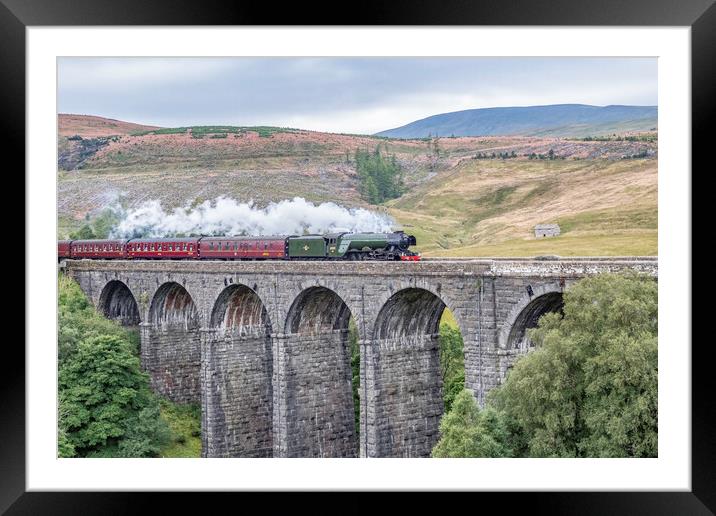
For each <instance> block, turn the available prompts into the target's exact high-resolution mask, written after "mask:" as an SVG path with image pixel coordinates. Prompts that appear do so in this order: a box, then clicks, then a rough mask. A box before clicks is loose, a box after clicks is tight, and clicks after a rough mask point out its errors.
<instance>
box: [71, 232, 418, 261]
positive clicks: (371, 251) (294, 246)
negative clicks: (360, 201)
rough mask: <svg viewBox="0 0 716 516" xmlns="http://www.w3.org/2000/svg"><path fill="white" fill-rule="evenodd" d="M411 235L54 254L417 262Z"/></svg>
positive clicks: (152, 242) (193, 241)
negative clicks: (411, 248)
mask: <svg viewBox="0 0 716 516" xmlns="http://www.w3.org/2000/svg"><path fill="white" fill-rule="evenodd" d="M414 245H416V240H415V237H414V236H413V235H406V234H405V233H404V232H402V231H397V232H394V233H350V232H342V233H329V234H325V235H303V236H297V235H293V236H266V237H260V236H233V237H227V236H204V237H193V238H132V239H123V240H121V239H120V240H111V239H110V240H60V241H59V242H58V243H57V257H58V259H59V260H64V259H68V258H71V259H76V260H80V259H94V260H111V259H115V260H128V259H129V260H131V259H141V260H402V261H418V260H420V253H417V252H414V251H411V250H410V249H409V247H410V246H414Z"/></svg>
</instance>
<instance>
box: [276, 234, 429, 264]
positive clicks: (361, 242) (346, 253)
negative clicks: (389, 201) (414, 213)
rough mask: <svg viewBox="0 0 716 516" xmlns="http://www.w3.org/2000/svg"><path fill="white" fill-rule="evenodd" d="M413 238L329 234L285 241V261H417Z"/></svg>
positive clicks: (299, 237)
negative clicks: (412, 249)
mask: <svg viewBox="0 0 716 516" xmlns="http://www.w3.org/2000/svg"><path fill="white" fill-rule="evenodd" d="M413 245H416V241H415V237H414V236H413V235H406V234H405V233H403V232H402V231H397V232H395V233H349V232H343V233H329V234H326V235H305V236H291V237H288V238H287V253H286V254H287V255H288V257H289V259H299V260H311V259H313V260H325V259H341V260H403V261H417V260H419V259H420V253H416V252H413V251H410V250H409V247H410V246H413Z"/></svg>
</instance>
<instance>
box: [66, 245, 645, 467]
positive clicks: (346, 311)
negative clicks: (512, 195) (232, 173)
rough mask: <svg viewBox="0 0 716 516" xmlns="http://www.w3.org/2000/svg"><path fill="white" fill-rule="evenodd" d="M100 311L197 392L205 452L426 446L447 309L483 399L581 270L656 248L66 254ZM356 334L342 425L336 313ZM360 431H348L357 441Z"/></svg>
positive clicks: (156, 372)
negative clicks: (207, 257) (363, 254)
mask: <svg viewBox="0 0 716 516" xmlns="http://www.w3.org/2000/svg"><path fill="white" fill-rule="evenodd" d="M61 268H62V269H63V270H64V271H65V272H66V273H67V274H68V275H70V276H72V277H73V278H74V279H76V280H77V281H78V283H79V284H80V287H81V288H82V289H83V291H84V292H85V293H86V294H87V295H88V297H89V298H90V299H91V300H92V302H93V303H94V304H95V306H96V307H97V308H98V310H100V311H101V312H102V313H104V314H105V315H107V316H108V317H110V318H113V319H116V320H119V321H120V322H121V323H123V324H129V325H133V324H137V323H138V324H139V327H140V330H141V332H140V333H141V358H142V366H143V368H144V369H145V370H146V371H147V372H148V373H149V374H150V377H151V385H152V388H153V389H154V390H155V391H156V392H158V393H160V394H161V395H163V396H166V397H167V398H169V399H172V400H174V401H176V402H179V403H189V402H191V403H201V406H202V455H203V456H206V457H271V456H273V457H354V456H356V455H360V456H362V457H423V456H428V455H429V454H430V450H431V449H432V446H433V445H434V444H435V442H436V441H437V439H438V437H439V435H438V430H439V421H440V417H441V416H442V409H443V404H442V385H441V377H440V372H439V344H438V339H437V334H438V324H439V321H440V316H441V314H442V312H443V311H444V309H445V308H446V307H448V308H450V310H451V311H452V312H453V314H454V315H455V318H456V320H457V321H458V324H459V326H460V330H461V333H462V336H463V342H464V354H465V385H466V388H468V389H470V390H471V391H472V392H473V393H474V394H475V397H476V398H477V400H478V402H483V400H484V396H485V394H486V393H487V392H488V391H489V390H490V389H492V388H494V387H495V386H497V385H499V384H500V383H501V382H502V381H503V379H504V377H505V375H506V374H507V371H508V370H509V368H510V367H511V366H512V364H513V363H514V361H515V360H516V359H517V358H518V357H519V356H521V355H522V354H524V353H526V352H528V351H529V349H530V343H529V341H528V340H527V339H526V334H527V330H528V329H529V328H530V327H533V326H534V325H535V324H536V322H537V320H538V318H539V317H540V316H541V315H542V314H543V313H546V312H548V311H559V310H560V309H561V305H562V292H564V291H565V290H567V289H569V287H570V286H571V284H573V283H574V282H575V281H578V280H579V279H580V278H583V277H586V276H590V275H594V274H602V273H610V272H619V271H623V270H633V271H636V272H640V273H644V274H648V275H651V276H653V277H657V276H658V264H657V261H656V259H655V258H648V257H646V258H629V259H625V258H613V259H611V258H610V259H570V260H553V261H540V260H527V259H522V260H521V259H515V260H497V259H493V260H469V261H468V260H462V261H460V260H453V261H448V260H444V261H443V260H440V261H438V260H436V261H425V262H417V263H413V262H411V263H401V262H389V263H382V262H347V263H331V262H279V261H270V262H200V261H197V262H190V261H186V262H182V261H154V262H149V261H141V260H137V261H95V260H68V261H66V262H64V263H62V264H61ZM351 317H353V318H354V320H355V321H356V324H357V327H358V334H359V345H360V352H361V365H360V427H359V428H356V427H355V417H354V404H353V396H352V386H351V368H350V349H349V346H348V321H349V320H350V318H351ZM359 436H360V438H359Z"/></svg>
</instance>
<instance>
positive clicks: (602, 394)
mask: <svg viewBox="0 0 716 516" xmlns="http://www.w3.org/2000/svg"><path fill="white" fill-rule="evenodd" d="M564 300H565V304H564V317H563V318H562V317H560V316H559V315H558V314H547V315H545V316H543V317H542V318H541V319H540V322H539V325H538V328H536V329H533V330H531V331H530V336H531V338H532V340H533V341H534V342H535V343H536V346H537V349H536V350H535V351H534V352H532V353H530V354H528V355H526V356H525V357H523V358H521V359H520V360H518V361H517V362H516V364H515V366H514V368H513V370H512V371H511V372H510V373H509V375H508V376H507V379H506V380H505V383H504V384H503V385H502V386H501V387H500V388H498V389H495V390H494V391H493V393H491V396H490V401H489V402H490V403H491V404H493V405H494V406H495V407H496V408H497V409H498V410H501V411H503V412H504V414H505V416H506V420H507V421H510V422H511V424H513V425H514V426H515V428H516V431H515V433H516V434H521V435H515V438H516V440H520V439H522V441H523V448H522V450H521V451H520V453H521V454H524V455H528V456H531V457H655V456H657V451H658V449H657V423H658V419H657V376H658V365H657V305H658V303H657V284H656V281H655V280H654V279H652V278H649V277H644V276H639V275H636V274H624V275H616V274H605V275H600V276H595V277H592V278H587V279H584V280H582V281H580V282H579V283H578V284H576V285H574V286H573V287H572V288H571V289H569V290H568V291H567V292H565V294H564Z"/></svg>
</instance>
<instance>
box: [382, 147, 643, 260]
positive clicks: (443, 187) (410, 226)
mask: <svg viewBox="0 0 716 516" xmlns="http://www.w3.org/2000/svg"><path fill="white" fill-rule="evenodd" d="M387 204H388V206H389V210H388V211H389V213H390V214H391V215H393V216H394V217H395V218H396V219H397V220H399V221H401V222H404V224H405V226H406V230H409V231H410V232H411V233H413V234H415V235H416V236H417V238H418V242H420V248H421V251H423V253H424V254H425V255H427V256H535V255H540V254H558V255H562V256H577V255H619V254H625V255H655V254H657V166H656V160H653V159H634V160H620V161H611V160H555V161H530V160H528V161H524V160H513V161H510V160H501V161H483V160H473V161H464V162H462V163H461V164H460V165H458V166H457V167H455V168H454V169H453V170H451V171H450V172H448V173H445V174H441V175H438V176H436V177H435V178H433V179H432V180H430V181H428V182H427V183H425V184H423V185H421V186H419V187H417V188H415V189H414V190H413V191H411V192H409V193H408V194H406V195H404V196H403V197H401V198H400V199H396V200H394V201H390V202H389V203H387ZM540 223H558V224H559V225H560V227H561V230H562V234H561V235H560V236H559V237H555V238H548V239H535V238H534V232H533V228H534V226H535V225H536V224H540Z"/></svg>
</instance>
